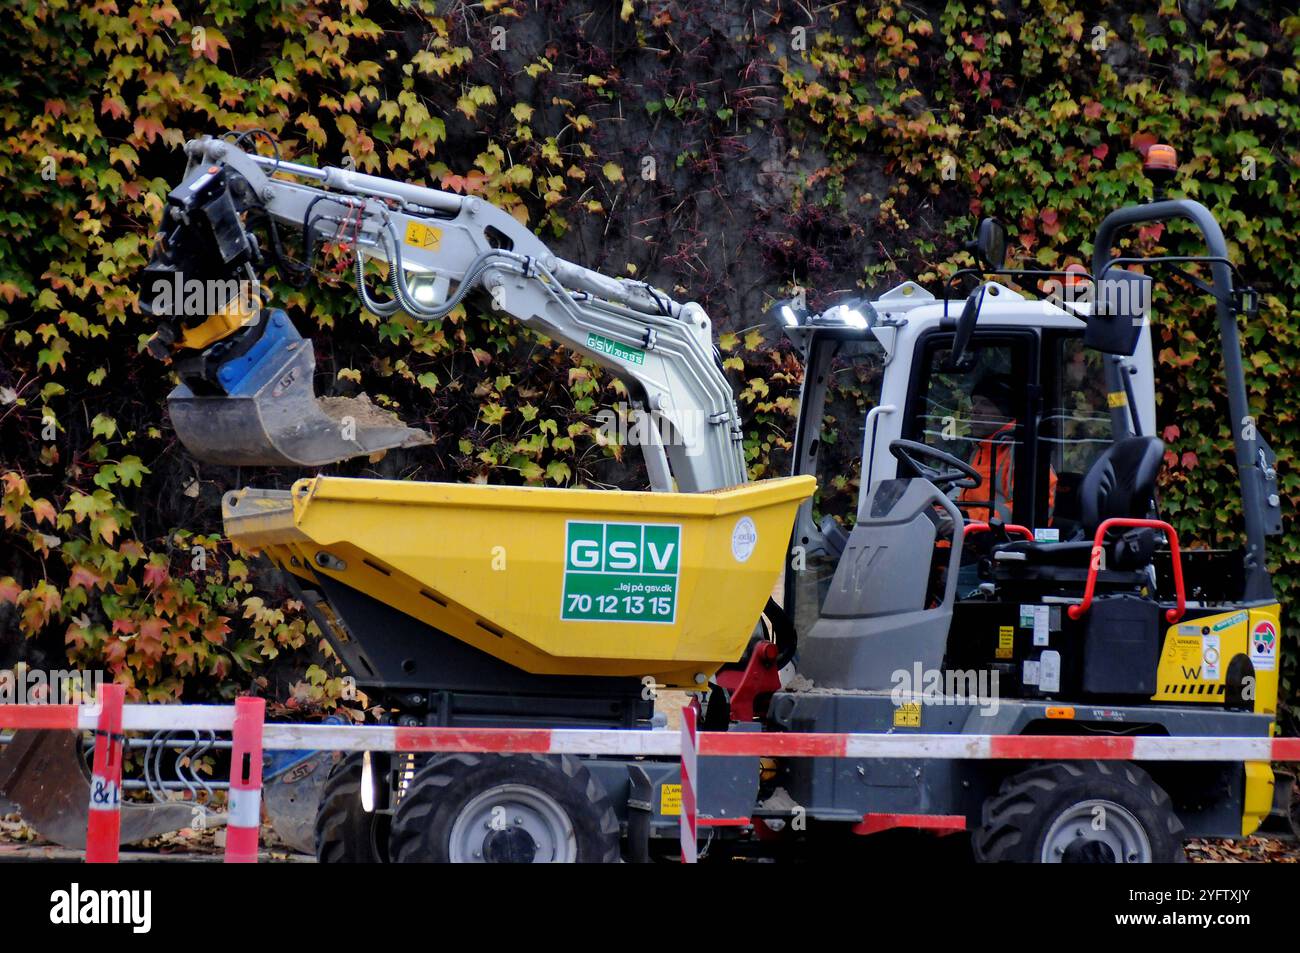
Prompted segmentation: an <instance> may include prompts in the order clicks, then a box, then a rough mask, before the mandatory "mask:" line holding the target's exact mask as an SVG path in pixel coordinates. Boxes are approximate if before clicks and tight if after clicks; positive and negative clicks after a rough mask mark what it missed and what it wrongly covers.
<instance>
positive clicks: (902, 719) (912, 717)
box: [894, 702, 921, 728]
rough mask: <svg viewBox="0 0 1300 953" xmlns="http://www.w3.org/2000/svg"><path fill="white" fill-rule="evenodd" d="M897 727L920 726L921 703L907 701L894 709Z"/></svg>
mask: <svg viewBox="0 0 1300 953" xmlns="http://www.w3.org/2000/svg"><path fill="white" fill-rule="evenodd" d="M894 727H895V728H920V727H921V703H920V702H905V703H904V704H902V705H899V706H898V707H897V708H895V709H894Z"/></svg>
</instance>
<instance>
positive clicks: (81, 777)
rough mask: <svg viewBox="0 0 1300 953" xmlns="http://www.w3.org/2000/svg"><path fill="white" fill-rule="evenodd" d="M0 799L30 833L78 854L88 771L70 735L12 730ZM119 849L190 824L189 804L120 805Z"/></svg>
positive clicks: (4, 752)
mask: <svg viewBox="0 0 1300 953" xmlns="http://www.w3.org/2000/svg"><path fill="white" fill-rule="evenodd" d="M0 798H8V799H9V800H10V801H12V802H13V803H14V804H15V805H17V807H18V812H19V814H21V815H22V819H23V820H24V821H26V822H27V824H29V825H30V826H31V827H32V828H33V829H34V830H35V831H36V833H38V834H40V835H41V836H42V837H44V838H45V839H46V840H48V841H52V842H54V843H55V844H58V845H59V846H61V847H68V848H71V849H73V850H84V849H85V846H86V816H87V814H88V813H89V805H90V772H89V771H88V770H87V768H86V759H85V756H84V755H83V753H82V750H81V743H80V739H79V738H78V736H77V735H76V734H75V733H74V732H71V731H18V732H15V733H14V736H13V738H12V739H11V740H10V742H9V743H8V744H7V745H5V746H3V747H0ZM121 815H122V816H121V825H122V827H121V837H122V843H123V844H135V843H139V842H140V841H142V840H145V839H146V838H149V837H156V836H158V835H159V834H166V833H168V832H170V831H178V830H180V829H181V828H184V827H189V826H190V825H191V824H193V823H194V809H193V806H192V805H189V804H156V803H154V804H150V803H145V802H137V801H123V802H122V807H121Z"/></svg>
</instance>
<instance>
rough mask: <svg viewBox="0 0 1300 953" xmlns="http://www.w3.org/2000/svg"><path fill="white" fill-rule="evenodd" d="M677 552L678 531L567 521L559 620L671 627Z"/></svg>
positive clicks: (654, 525)
mask: <svg viewBox="0 0 1300 953" xmlns="http://www.w3.org/2000/svg"><path fill="white" fill-rule="evenodd" d="M681 549H682V528H681V526H678V525H665V524H663V523H580V522H572V521H571V522H570V523H569V524H568V527H567V531H566V532H565V540H564V604H563V606H562V607H561V609H560V618H561V619H564V620H571V621H583V622H665V623H672V622H674V621H675V620H676V618H677V584H678V579H679V575H680V566H681Z"/></svg>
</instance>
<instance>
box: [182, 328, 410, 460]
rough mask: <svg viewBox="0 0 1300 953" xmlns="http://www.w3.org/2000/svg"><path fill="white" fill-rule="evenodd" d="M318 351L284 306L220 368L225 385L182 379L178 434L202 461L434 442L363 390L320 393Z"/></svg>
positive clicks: (297, 456)
mask: <svg viewBox="0 0 1300 953" xmlns="http://www.w3.org/2000/svg"><path fill="white" fill-rule="evenodd" d="M315 370H316V356H315V354H314V353H313V350H312V346H311V341H309V340H307V339H304V338H303V337H301V336H300V335H299V334H298V332H297V331H296V330H295V328H294V326H293V322H292V321H290V320H289V318H288V317H287V316H286V315H285V314H284V312H282V311H273V312H271V313H270V315H269V317H268V319H267V328H266V330H265V333H263V334H262V335H261V336H260V337H259V338H258V339H257V341H256V343H255V344H253V345H252V347H250V348H248V350H247V351H246V352H245V353H243V354H242V355H240V356H237V357H232V358H228V359H226V360H225V361H224V362H223V363H222V364H221V366H220V368H219V369H218V371H217V378H218V381H219V383H220V384H221V387H222V388H223V389H224V391H225V393H214V394H201V393H195V391H194V390H193V389H191V387H190V386H189V385H188V384H185V383H181V384H180V385H179V386H178V387H176V389H175V390H173V391H172V392H171V394H169V395H168V397H167V408H168V411H169V412H170V414H171V420H172V426H173V427H174V428H175V430H176V436H177V437H179V438H180V441H181V443H183V444H184V445H185V449H187V450H188V451H189V452H190V453H191V454H193V455H194V456H195V457H197V458H198V459H199V460H202V461H203V462H205V463H214V464H221V465H224V466H272V467H276V466H297V467H318V466H324V465H325V464H328V463H337V462H338V461H340V460H347V459H350V458H352V457H361V456H369V455H370V454H374V453H379V452H381V451H384V450H392V449H394V448H397V447H415V446H420V445H422V444H428V443H432V438H431V437H430V436H429V435H428V434H427V433H424V432H423V431H420V430H415V429H412V428H410V427H407V426H406V425H405V424H403V423H402V421H401V420H399V419H398V418H397V417H396V416H395V415H394V414H391V413H389V412H388V411H386V410H382V409H381V408H379V407H376V406H375V405H374V404H373V403H371V401H370V399H369V398H368V397H365V396H361V397H325V398H319V399H318V398H317V397H316V395H315V392H314V390H313V382H312V377H313V375H314V372H315Z"/></svg>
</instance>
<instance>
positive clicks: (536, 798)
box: [448, 784, 578, 864]
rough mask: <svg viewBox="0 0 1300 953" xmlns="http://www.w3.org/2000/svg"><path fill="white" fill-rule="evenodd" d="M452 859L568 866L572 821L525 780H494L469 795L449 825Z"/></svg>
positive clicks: (573, 850)
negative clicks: (480, 790)
mask: <svg viewBox="0 0 1300 953" xmlns="http://www.w3.org/2000/svg"><path fill="white" fill-rule="evenodd" d="M449 841H450V843H449V844H448V848H449V850H448V854H449V859H450V860H451V862H452V863H463V864H485V863H520V864H572V863H575V862H576V861H577V859H578V840H577V837H576V836H575V835H574V832H573V822H572V821H571V820H570V819H569V815H568V813H566V812H565V810H564V808H562V807H560V805H559V804H558V803H557V802H556V801H555V799H554V798H552V797H551V796H550V795H549V794H546V793H545V792H543V791H539V790H537V788H534V787H529V786H528V785H526V784H500V785H497V786H496V787H493V788H489V789H488V790H486V791H483V792H481V793H479V794H477V795H475V796H474V797H473V798H471V799H470V801H469V803H468V804H466V805H465V806H464V807H463V808H462V809H461V811H460V814H459V815H457V817H456V821H455V823H453V824H452V826H451V834H450V837H449Z"/></svg>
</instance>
